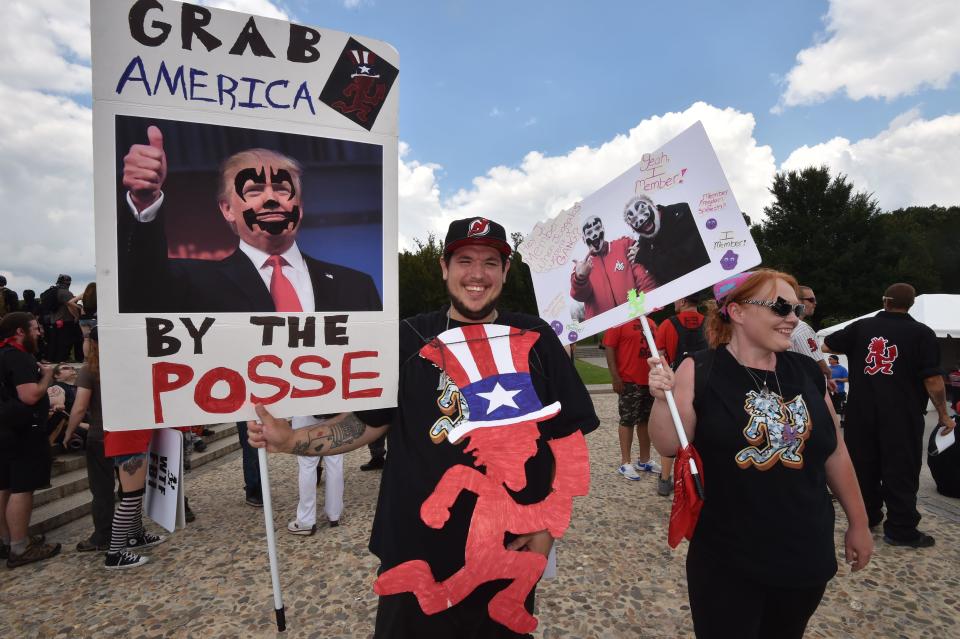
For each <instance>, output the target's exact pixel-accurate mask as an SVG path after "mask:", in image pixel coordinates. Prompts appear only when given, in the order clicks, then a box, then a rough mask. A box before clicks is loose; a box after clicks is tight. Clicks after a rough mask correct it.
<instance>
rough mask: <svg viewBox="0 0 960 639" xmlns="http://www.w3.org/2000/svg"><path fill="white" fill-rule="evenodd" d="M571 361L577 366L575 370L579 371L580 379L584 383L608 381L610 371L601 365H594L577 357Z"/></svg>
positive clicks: (605, 382) (607, 382)
mask: <svg viewBox="0 0 960 639" xmlns="http://www.w3.org/2000/svg"><path fill="white" fill-rule="evenodd" d="M573 363H574V366H576V367H577V372H578V373H580V379H582V380H583V383H584V384H609V383H610V371H609V370H607V369H606V368H604V367H603V366H594V365H593V364H588V363H586V362H582V361H580V360H579V359H575V360H573Z"/></svg>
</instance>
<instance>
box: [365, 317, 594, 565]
mask: <svg viewBox="0 0 960 639" xmlns="http://www.w3.org/2000/svg"><path fill="white" fill-rule="evenodd" d="M494 323H496V324H503V325H509V326H514V327H517V328H521V329H524V328H531V329H533V330H536V331H537V332H538V333H539V334H540V338H539V339H538V340H537V342H536V343H535V344H534V346H533V348H532V349H531V351H530V357H529V362H530V373H531V376H532V379H533V385H534V388H535V389H536V392H537V395H538V396H539V398H540V400H541V402H542V403H543V405H544V406H547V405H549V404H551V403H552V402H554V401H559V402H560V403H561V404H562V407H561V409H560V412H559V413H558V414H557V415H556V416H554V417H552V418H550V419H547V420H544V421H542V422H540V424H539V430H540V439H539V440H538V442H537V454H536V455H534V456H533V457H531V458H530V459H529V460H528V461H527V463H526V476H527V485H526V487H525V488H524V489H523V490H521V491H520V492H517V493H511V494H512V495H513V497H514V499H515V500H516V501H517V503H520V504H532V503H537V502H539V501H542V500H543V499H544V498H545V497H546V496H547V495H548V494H549V492H550V482H551V473H552V469H553V456H552V454H551V452H550V449H549V447H548V446H547V443H546V442H547V440H550V439H554V438H559V437H564V436H566V435H569V434H571V433H573V432H575V431H577V430H580V431H582V432H583V433H589V432H591V431H593V430H594V429H595V428H596V427H597V426H598V425H599V420H598V418H597V415H596V412H595V411H594V408H593V402H592V401H591V400H590V396H589V394H588V393H587V389H586V387H585V386H584V385H583V382H582V381H581V380H580V377H579V376H578V375H577V372H576V369H575V368H574V366H573V363H572V362H571V360H570V357H569V356H568V355H567V353H566V351H565V350H564V349H563V347H562V346H561V345H560V342H559V340H558V339H557V338H556V335H555V334H554V332H553V331H552V330H551V329H550V327H549V326H547V325H546V324H545V323H544V322H543V320H541V319H540V318H538V317H533V316H530V315H523V314H519V313H509V312H502V313H500V315H499V317H498V318H497V319H496V320H495V322H494ZM458 326H463V324H461V323H459V322H457V321H455V320H448V318H447V315H446V313H445V311H436V312H432V313H424V314H421V315H417V316H416V317H413V318H410V319H407V320H403V321H402V322H400V381H399V390H398V404H399V405H398V407H397V408H396V409H388V410H382V411H366V412H362V413H358V416H359V417H360V418H361V419H362V420H363V421H364V422H366V423H368V424H371V425H383V424H386V423H390V430H389V431H388V433H387V450H388V455H387V464H386V467H385V468H384V471H383V478H382V480H381V482H380V496H379V500H378V502H377V512H376V516H375V517H374V522H373V531H372V534H371V537H370V550H371V552H373V553H374V554H375V555H377V556H378V557H379V558H380V561H381V568H382V570H389V569H390V568H392V567H394V566H396V565H398V564H401V563H403V562H405V561H408V560H412V559H422V560H425V561H427V562H428V563H429V564H430V567H431V568H432V570H433V575H434V577H435V578H436V579H437V580H443V579H446V578H447V577H449V576H450V575H452V574H453V573H454V572H456V571H457V570H459V569H460V568H462V567H463V565H464V546H465V545H466V537H467V530H468V528H469V526H470V517H471V514H472V512H473V506H474V504H475V503H476V496H475V495H474V494H473V493H468V492H465V491H464V492H461V493H460V495H459V497H458V498H457V500H456V502H455V503H454V505H453V507H452V508H451V509H450V519H449V520H448V521H447V523H446V524H445V525H444V527H443V528H441V529H440V530H436V529H433V528H429V527H428V526H427V525H426V524H424V523H423V521H421V519H420V506H421V504H422V503H423V502H424V500H426V498H427V497H428V496H429V495H430V494H431V493H432V492H433V490H434V488H435V487H436V485H437V483H438V482H439V481H440V479H441V478H442V477H443V474H444V473H445V472H446V471H447V469H448V468H450V467H452V466H455V465H458V464H462V465H464V466H468V467H471V468H473V467H474V466H473V461H474V460H473V456H472V455H469V454H465V453H464V452H463V449H464V447H465V446H466V445H467V443H468V441H469V438H468V437H464V438H462V439H461V440H460V441H459V442H457V443H456V444H451V443H449V442H448V441H447V440H446V432H445V429H444V428H443V426H444V425H446V426H447V427H448V428H452V426H453V425H454V423H455V422H456V421H458V420H459V419H460V417H459V406H458V402H457V401H456V396H457V395H459V393H457V395H453V394H452V393H453V392H454V391H456V386H454V385H453V384H452V382H450V385H449V386H448V385H447V383H446V382H447V381H448V378H447V377H446V375H443V379H441V371H440V369H439V368H437V367H436V366H434V365H433V364H432V363H431V362H430V361H428V360H427V359H424V358H423V357H421V356H420V355H419V351H420V348H421V347H422V346H424V345H425V344H426V343H427V342H428V341H430V340H431V339H432V338H433V337H435V336H437V335H439V334H440V333H442V332H444V331H445V330H447V328H454V327H458ZM451 398H452V399H451ZM451 401H452V404H451ZM441 404H445V405H449V406H450V407H449V408H448V409H447V412H448V415H445V414H444V413H443V412H441V407H440V406H441ZM444 417H450V420H448V421H444V420H443V418H444ZM480 472H483V469H480Z"/></svg>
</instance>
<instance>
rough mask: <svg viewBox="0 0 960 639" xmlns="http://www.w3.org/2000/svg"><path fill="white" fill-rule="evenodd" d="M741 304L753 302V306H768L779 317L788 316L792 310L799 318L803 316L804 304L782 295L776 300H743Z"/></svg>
mask: <svg viewBox="0 0 960 639" xmlns="http://www.w3.org/2000/svg"><path fill="white" fill-rule="evenodd" d="M740 303H741V304H752V305H753V306H766V307H767V308H769V309H770V310H771V311H773V313H774V315H776V316H777V317H786V316H787V315H789V314H790V313H791V312H792V313H793V314H794V315H796V316H797V317H798V318H800V317H803V311H804V308H803V304H791V303H790V302H788V301H787V300H785V299H783V298H782V297H777V299H776V300H774V301H772V302H771V301H770V300H743V301H742V302H740Z"/></svg>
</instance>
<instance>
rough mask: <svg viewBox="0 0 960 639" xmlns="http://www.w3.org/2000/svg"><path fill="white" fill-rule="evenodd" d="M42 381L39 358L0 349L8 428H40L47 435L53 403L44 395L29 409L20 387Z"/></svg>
mask: <svg viewBox="0 0 960 639" xmlns="http://www.w3.org/2000/svg"><path fill="white" fill-rule="evenodd" d="M41 378H42V375H41V374H40V366H39V364H37V360H36V358H35V357H34V356H33V355H31V354H30V353H25V352H23V351H21V350H19V349H16V348H14V347H13V346H4V347H3V348H0V402H2V406H3V408H2V411H3V417H2V419H3V421H4V424H3V425H4V426H8V425H9V426H13V427H14V430H22V429H25V428H37V429H38V431H39V432H41V433H42V432H43V431H44V429H45V428H46V427H47V412H48V411H49V409H50V400H49V399H48V398H47V394H46V393H44V394H43V396H42V397H41V398H40V401H38V402H37V403H36V404H34V405H32V406H28V405H26V404H24V403H23V402H21V401H20V398H19V396H18V395H17V386H19V385H21V384H32V383H36V382H39V381H40V379H41Z"/></svg>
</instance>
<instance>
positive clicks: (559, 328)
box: [550, 320, 563, 335]
mask: <svg viewBox="0 0 960 639" xmlns="http://www.w3.org/2000/svg"><path fill="white" fill-rule="evenodd" d="M550 328H552V329H553V332H554V333H556V334H557V335H559V334H560V333H562V332H563V324H561V323H560V320H553V321H552V322H550Z"/></svg>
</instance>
